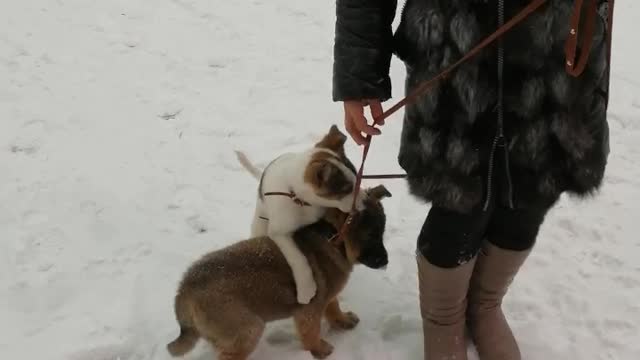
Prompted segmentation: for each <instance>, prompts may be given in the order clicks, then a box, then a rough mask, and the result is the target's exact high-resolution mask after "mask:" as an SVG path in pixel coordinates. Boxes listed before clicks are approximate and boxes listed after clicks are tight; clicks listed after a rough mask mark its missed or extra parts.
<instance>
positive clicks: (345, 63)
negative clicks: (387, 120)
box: [333, 0, 608, 212]
mask: <svg viewBox="0 0 640 360" xmlns="http://www.w3.org/2000/svg"><path fill="white" fill-rule="evenodd" d="M528 2H529V0H512V1H511V0H510V1H505V0H450V1H437V0H407V2H406V5H405V8H404V10H403V12H402V18H401V22H400V25H399V27H398V29H397V31H396V33H395V35H394V36H392V35H391V34H392V29H391V23H392V21H393V18H394V14H395V8H396V0H337V22H336V38H335V49H334V57H335V62H334V93H333V97H334V100H352V99H369V98H378V99H381V100H386V99H388V98H389V97H390V94H391V91H390V81H389V77H388V71H389V59H390V57H391V53H392V52H395V53H396V55H397V56H398V57H399V58H400V59H402V60H403V61H404V63H405V65H406V69H407V81H406V91H411V90H412V89H413V88H414V87H415V86H416V85H417V84H418V83H420V82H421V81H424V80H426V79H430V78H431V77H433V76H434V75H435V74H437V73H438V72H439V71H440V70H441V69H443V68H444V67H445V66H446V65H449V64H451V63H452V62H453V61H455V60H457V59H459V58H460V57H462V55H463V54H464V53H466V52H468V51H469V50H470V49H471V48H472V47H473V46H474V45H475V44H477V43H478V42H479V40H481V39H482V38H484V37H486V36H487V35H489V34H490V33H492V32H493V31H495V30H496V29H497V28H498V26H499V24H500V23H502V22H503V21H504V20H505V19H506V20H508V19H509V18H511V17H512V16H513V15H514V14H516V13H517V12H518V11H519V10H520V9H522V8H523V7H524V6H526V4H527V3H528ZM601 2H602V3H604V1H601ZM499 3H502V4H503V8H502V10H503V11H502V12H501V11H500V9H499V6H498V4H499ZM572 4H573V0H549V1H548V4H547V5H545V6H543V8H542V9H540V10H538V11H536V12H535V13H534V14H532V15H531V16H530V17H529V18H528V19H526V20H525V21H524V22H523V23H522V24H519V25H518V26H516V28H515V29H513V30H512V31H511V32H509V33H508V34H507V35H506V36H505V37H504V39H503V41H501V42H500V44H498V45H495V46H492V47H489V48H486V49H485V50H483V51H482V53H481V54H480V55H479V56H478V57H476V58H474V59H472V60H471V61H470V62H468V63H465V64H463V65H462V66H461V67H459V68H458V69H457V70H456V71H454V72H453V73H452V74H451V76H450V77H449V78H448V79H446V80H444V81H442V82H440V83H439V84H438V85H436V86H435V88H433V89H432V90H430V91H429V92H428V93H427V94H426V95H424V96H422V97H421V98H420V100H419V101H418V102H417V103H415V104H413V105H410V106H408V107H407V108H406V111H405V119H404V126H403V133H402V144H401V148H400V154H399V162H400V165H401V166H402V167H403V168H404V169H405V170H406V171H407V173H408V182H409V186H410V189H411V192H412V193H413V194H414V195H416V196H418V197H419V198H422V199H424V200H426V201H430V202H432V203H433V204H434V205H436V206H438V207H442V208H446V209H449V210H455V211H458V212H469V211H471V209H474V208H475V207H477V206H478V205H479V204H482V203H483V202H484V201H486V200H487V198H489V197H490V196H491V193H492V189H490V187H489V186H487V185H488V184H490V183H491V182H492V181H491V180H490V179H487V178H488V177H490V173H493V169H492V166H491V164H492V162H493V161H494V160H495V159H497V158H504V159H506V160H508V163H509V166H508V167H507V168H506V169H505V171H507V172H508V175H509V180H510V181H509V184H508V186H506V187H504V188H502V189H500V191H502V192H504V194H503V195H504V196H503V198H506V199H507V200H508V202H507V205H509V206H511V205H514V206H515V207H531V206H534V207H547V206H549V205H550V204H553V203H554V202H555V201H556V200H557V199H558V197H559V196H560V194H561V193H562V192H565V191H569V192H571V193H574V194H579V195H587V194H590V193H592V192H594V191H595V190H596V189H597V188H598V187H599V186H600V184H601V182H602V178H603V175H604V170H605V166H606V162H607V156H608V125H607V121H606V107H607V105H606V104H607V96H608V94H607V91H608V71H607V67H608V64H607V53H606V48H607V47H606V20H605V19H604V18H599V19H598V21H597V23H596V27H595V34H594V37H593V48H592V50H591V53H590V59H589V63H588V65H587V67H586V70H585V71H584V73H583V74H582V75H581V76H579V77H577V78H574V77H571V76H570V75H568V74H567V73H566V71H565V61H564V52H563V48H564V44H565V40H566V38H567V35H568V22H569V17H570V13H571V9H572ZM501 59H502V60H501ZM501 94H503V96H499V95H501ZM494 192H495V190H494Z"/></svg>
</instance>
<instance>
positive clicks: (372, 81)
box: [333, 0, 397, 101]
mask: <svg viewBox="0 0 640 360" xmlns="http://www.w3.org/2000/svg"><path fill="white" fill-rule="evenodd" d="M396 6H397V0H336V17H337V19H336V27H335V43H334V49H333V57H334V62H333V100H334V101H344V100H362V99H379V100H381V101H385V100H387V99H389V98H390V97H391V80H390V79H389V66H390V63H391V54H392V52H393V46H392V44H393V31H392V29H391V26H392V23H393V18H394V17H395V13H396Z"/></svg>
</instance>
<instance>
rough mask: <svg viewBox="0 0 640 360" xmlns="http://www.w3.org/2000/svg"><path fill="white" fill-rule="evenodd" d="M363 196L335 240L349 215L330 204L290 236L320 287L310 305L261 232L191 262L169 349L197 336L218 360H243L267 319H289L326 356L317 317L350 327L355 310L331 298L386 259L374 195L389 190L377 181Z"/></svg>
mask: <svg viewBox="0 0 640 360" xmlns="http://www.w3.org/2000/svg"><path fill="white" fill-rule="evenodd" d="M368 195H369V196H368V197H367V199H366V200H365V209H364V210H362V211H361V212H359V213H357V214H355V215H354V216H353V219H352V222H351V225H350V226H349V227H348V228H347V231H346V232H345V234H343V235H344V236H342V238H341V241H340V242H338V243H331V242H329V241H328V239H329V238H330V237H331V236H332V235H334V234H335V233H336V229H340V227H341V226H342V225H343V224H344V222H345V221H346V218H347V214H345V213H343V212H340V211H339V210H336V209H331V210H329V211H328V212H327V215H326V216H325V220H321V221H319V222H317V223H315V224H312V225H308V226H306V227H304V228H302V229H300V230H298V231H297V232H296V233H295V234H294V239H295V241H296V244H297V246H299V247H300V249H301V251H302V252H303V253H304V254H305V256H306V257H307V259H308V260H309V264H310V265H311V268H312V270H313V274H314V279H315V281H316V282H317V284H318V289H317V294H316V296H315V297H314V298H313V300H312V301H311V302H310V303H309V304H306V305H301V304H299V303H298V301H297V299H296V286H295V282H294V280H293V275H292V272H291V268H290V267H289V265H288V264H287V261H286V260H285V258H284V256H283V255H282V253H281V252H280V250H279V249H278V246H277V245H276V244H275V243H274V242H273V241H272V240H271V239H269V238H267V237H259V238H254V239H250V240H245V241H242V242H239V243H237V244H234V245H231V246H229V247H226V248H224V249H221V250H218V251H214V252H212V253H209V254H207V255H205V256H204V257H203V258H201V259H200V260H199V261H197V262H196V263H195V264H193V265H192V266H191V267H190V268H189V270H188V271H187V272H186V274H185V275H184V277H183V279H182V282H181V283H180V287H179V290H178V294H177V295H176V298H175V312H176V318H177V320H178V324H179V325H180V336H179V337H178V338H177V339H176V340H174V341H173V342H171V343H170V344H169V345H167V348H168V350H169V352H170V353H171V354H172V355H173V356H180V355H184V354H186V353H187V352H189V351H190V350H191V349H192V348H193V347H194V346H195V344H196V342H197V341H198V339H199V338H200V337H202V338H204V339H206V340H208V341H209V342H210V343H211V344H212V345H213V346H214V347H215V348H216V350H217V351H218V352H219V354H220V357H219V359H220V360H243V359H246V358H247V357H248V356H249V354H251V353H252V352H253V350H254V349H255V347H256V345H257V344H258V341H259V340H260V337H261V336H262V332H263V330H264V327H265V323H267V322H269V321H274V320H279V319H284V318H287V317H291V316H293V318H294V321H295V324H296V328H297V331H298V334H299V336H300V339H301V340H302V344H303V346H304V348H305V349H306V350H308V351H310V352H311V354H312V355H313V356H314V357H316V358H325V357H327V356H329V355H330V354H331V352H332V351H333V347H332V346H331V345H330V344H329V343H327V342H326V341H324V340H323V339H322V338H321V336H320V324H321V320H322V317H323V316H324V317H326V318H327V320H328V321H329V324H330V325H331V326H332V327H333V328H339V329H351V328H353V327H355V326H356V324H357V323H358V321H359V320H358V317H357V316H356V315H355V314H353V313H351V312H348V313H345V312H342V310H341V309H340V305H339V303H338V300H337V299H336V296H337V295H338V294H339V293H340V291H342V289H343V288H344V286H345V285H346V283H347V280H348V279H349V275H350V274H351V271H352V269H353V265H354V264H357V263H361V264H363V265H366V266H368V267H371V268H375V269H377V268H381V267H383V266H385V265H386V264H387V261H388V260H387V251H386V249H385V247H384V244H383V235H384V229H385V223H386V217H385V213H384V209H383V207H382V204H381V203H380V200H381V199H382V198H384V197H389V196H391V194H390V193H389V192H388V191H387V189H386V188H385V187H384V186H378V187H375V188H373V189H370V190H369V191H368Z"/></svg>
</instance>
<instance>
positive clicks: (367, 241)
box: [330, 185, 391, 269]
mask: <svg viewBox="0 0 640 360" xmlns="http://www.w3.org/2000/svg"><path fill="white" fill-rule="evenodd" d="M386 197H391V193H390V192H389V191H388V190H387V189H386V188H385V187H384V186H383V185H379V186H377V187H375V188H372V189H368V190H367V198H366V199H365V208H364V210H362V211H360V212H358V213H356V214H354V215H353V217H352V219H351V224H350V225H349V226H348V228H347V231H346V234H344V238H343V240H344V246H345V249H346V254H347V258H348V259H349V260H350V261H351V262H352V263H354V264H355V263H360V264H362V265H365V266H367V267H369V268H372V269H380V268H382V267H385V266H386V265H387V264H388V262H389V259H388V255H387V249H386V248H385V247H384V241H383V238H384V230H385V225H386V219H387V218H386V215H385V213H384V208H383V207H382V203H381V200H382V199H384V198H386ZM330 213H331V215H330V216H333V217H335V219H332V220H331V222H333V223H334V224H335V225H338V224H343V223H344V222H345V221H346V219H347V217H348V215H347V214H345V213H342V212H339V211H331V212H330Z"/></svg>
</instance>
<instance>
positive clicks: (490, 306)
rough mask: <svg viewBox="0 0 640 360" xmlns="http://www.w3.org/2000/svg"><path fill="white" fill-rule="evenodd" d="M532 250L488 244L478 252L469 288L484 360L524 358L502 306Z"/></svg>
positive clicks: (471, 319)
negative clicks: (503, 299) (502, 247)
mask: <svg viewBox="0 0 640 360" xmlns="http://www.w3.org/2000/svg"><path fill="white" fill-rule="evenodd" d="M529 253H530V251H529V250H524V251H511V250H505V249H501V248H499V247H497V246H495V245H492V244H490V243H485V246H484V247H483V250H482V251H481V252H480V254H479V255H478V259H477V261H476V265H475V268H474V270H473V276H472V277H471V288H470V289H469V305H468V309H467V322H468V324H469V330H470V332H471V337H472V338H473V341H474V343H475V345H476V349H477V350H478V354H479V355H480V358H481V359H486V360H520V359H521V355H520V350H519V349H518V344H517V343H516V339H515V338H514V337H513V333H512V332H511V328H510V327H509V324H508V323H507V320H506V319H505V317H504V313H503V312H502V309H501V305H502V298H503V297H504V295H505V294H506V293H507V289H508V287H509V285H510V284H511V282H512V281H513V278H514V276H515V275H516V273H517V272H518V270H519V269H520V267H521V266H522V264H523V263H524V261H525V259H526V258H527V256H528V255H529Z"/></svg>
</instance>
